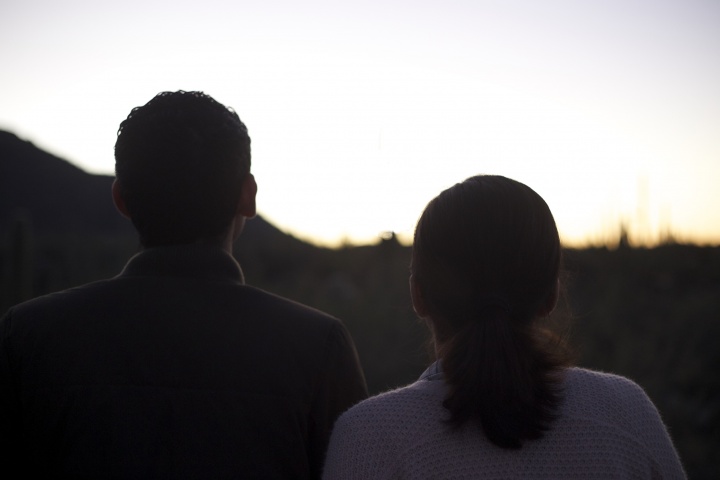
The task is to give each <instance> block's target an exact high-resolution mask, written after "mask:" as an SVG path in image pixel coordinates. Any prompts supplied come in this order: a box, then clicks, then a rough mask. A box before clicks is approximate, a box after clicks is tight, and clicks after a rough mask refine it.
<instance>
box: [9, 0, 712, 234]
mask: <svg viewBox="0 0 720 480" xmlns="http://www.w3.org/2000/svg"><path fill="white" fill-rule="evenodd" d="M342 3H343V2H330V1H310V2H290V1H263V2H254V1H248V2H230V1H208V2H204V3H202V4H191V3H189V2H162V1H157V0H150V1H144V2H137V1H129V2H123V3H122V4H106V3H104V2H91V1H83V0H77V1H70V2H58V3H57V4H55V3H48V2H40V1H36V0H23V1H19V0H10V1H9V2H4V3H3V6H2V7H0V11H2V15H0V45H1V46H0V59H1V60H2V65H3V75H2V78H1V79H0V84H1V85H2V89H0V129H5V130H9V131H12V132H13V133H16V134H18V135H19V136H20V137H22V138H24V139H27V140H30V141H33V142H34V143H35V144H36V145H38V146H39V147H41V148H44V149H46V150H48V151H50V152H51V153H53V154H56V155H58V156H60V157H62V158H66V159H67V160H70V161H72V162H73V163H75V164H77V165H78V166H80V167H81V168H84V169H86V170H88V171H91V172H93V173H105V174H112V171H113V166H114V160H113V145H114V141H115V133H116V131H117V127H118V125H119V123H120V121H122V120H123V119H124V118H125V116H126V115H127V114H128V113H129V111H130V110H131V108H133V107H135V106H137V105H141V104H144V103H146V102H147V101H148V100H150V98H152V96H154V95H155V94H156V93H157V92H159V91H163V90H178V89H183V90H202V91H205V92H206V93H208V94H210V95H212V96H213V97H215V98H216V99H217V100H218V101H220V102H222V103H224V104H226V105H228V106H232V107H233V108H234V109H235V110H236V111H237V112H238V114H239V115H240V117H241V118H242V119H243V121H244V122H245V123H246V124H247V125H248V128H249V130H250V135H251V137H252V142H253V147H252V148H253V171H254V173H255V175H256V177H257V180H258V184H259V193H258V207H259V210H260V213H261V215H263V216H264V217H265V218H267V219H268V220H270V221H271V222H273V223H274V224H275V225H277V226H278V227H280V228H281V229H283V230H285V231H288V232H291V233H293V234H295V235H297V236H299V237H301V238H304V239H308V240H312V241H315V242H318V243H322V244H325V245H339V244H342V243H369V242H376V241H377V239H378V236H379V235H380V234H381V233H382V232H385V231H395V232H397V233H398V234H399V235H400V238H401V239H402V240H404V241H409V239H410V236H411V234H412V229H413V227H414V223H415V221H416V220H417V218H418V216H419V214H420V213H421V211H422V209H423V207H424V206H425V204H426V203H427V202H428V201H429V200H430V199H431V198H432V197H433V196H435V195H437V194H438V193H439V192H440V191H441V190H442V189H444V188H447V187H449V186H451V185H452V184H454V183H456V182H459V181H461V180H463V179H464V178H466V177H468V176H471V175H474V174H478V173H493V174H501V175H505V176H508V177H511V178H515V179H517V180H519V181H522V182H524V183H526V184H528V185H529V186H531V187H532V188H533V189H535V190H536V191H537V192H538V193H540V195H542V196H543V197H544V198H545V199H546V201H547V203H548V204H549V205H550V208H551V209H552V211H553V212H554V214H555V217H556V221H557V223H558V226H559V228H560V231H561V233H562V236H563V240H564V241H565V242H566V243H567V244H569V245H574V246H581V245H588V244H606V243H610V244H612V243H613V242H616V241H617V238H618V236H619V231H620V225H621V224H624V225H626V226H627V229H628V232H629V234H630V238H631V240H633V241H634V242H635V243H637V244H648V245H653V244H657V243H658V242H661V241H664V240H667V239H668V238H670V237H672V238H674V239H676V240H678V241H683V242H696V243H703V244H720V188H718V183H719V182H718V181H719V180H720V89H718V87H717V85H720V29H719V28H717V27H718V25H720V3H717V2H711V1H707V0H688V1H683V2H673V1H660V2H658V1H650V0H637V1H636V0H629V1H608V2H571V1H562V0H552V1H547V2H533V1H530V0H522V1H520V0H518V1H511V2H492V1H474V2H466V1H453V2H424V1H422V2H403V1H394V0H391V1H384V2H380V1H368V2H353V3H352V4H349V5H342Z"/></svg>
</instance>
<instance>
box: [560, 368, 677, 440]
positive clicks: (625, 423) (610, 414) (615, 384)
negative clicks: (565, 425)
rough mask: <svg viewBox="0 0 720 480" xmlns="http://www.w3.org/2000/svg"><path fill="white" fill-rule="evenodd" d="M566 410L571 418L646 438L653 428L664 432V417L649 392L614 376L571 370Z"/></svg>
mask: <svg viewBox="0 0 720 480" xmlns="http://www.w3.org/2000/svg"><path fill="white" fill-rule="evenodd" d="M563 410H564V413H565V415H567V416H570V417H574V418H583V419H586V420H594V421H597V422H600V423H603V424H606V425H610V424H612V425H615V426H616V427H617V428H618V429H620V430H624V431H626V432H627V433H629V434H632V435H643V434H644V432H647V431H648V428H649V427H650V426H651V425H653V426H657V427H660V426H662V430H664V424H663V423H662V420H661V419H660V414H659V412H658V410H657V408H656V407H655V405H654V404H653V402H652V400H650V397H648V395H647V394H646V393H645V390H643V388H642V387H641V386H640V385H638V384H637V383H635V382H633V381H632V380H630V379H628V378H626V377H623V376H620V375H616V374H612V373H605V372H598V371H593V370H586V369H582V368H571V369H569V370H568V371H567V375H566V378H565V405H564V407H563Z"/></svg>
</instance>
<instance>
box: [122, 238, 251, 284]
mask: <svg viewBox="0 0 720 480" xmlns="http://www.w3.org/2000/svg"><path fill="white" fill-rule="evenodd" d="M119 276H121V277H134V276H159V277H193V278H206V279H216V280H232V281H235V282H239V283H245V278H244V276H243V272H242V269H241V268H240V264H238V262H237V261H236V260H235V258H233V256H232V255H230V254H229V253H227V252H226V251H225V250H223V249H222V248H221V247H218V246H214V245H206V244H190V245H172V246H165V247H154V248H148V249H145V250H142V251H141V252H140V253H138V254H136V255H135V256H133V257H132V258H131V259H130V260H129V261H128V262H127V264H126V265H125V268H124V269H123V270H122V272H120V275H119Z"/></svg>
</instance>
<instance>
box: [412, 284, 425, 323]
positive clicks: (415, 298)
mask: <svg viewBox="0 0 720 480" xmlns="http://www.w3.org/2000/svg"><path fill="white" fill-rule="evenodd" d="M410 299H411V300H412V305H413V310H415V313H416V314H417V316H418V317H420V318H426V317H427V316H428V311H427V307H426V306H425V300H424V299H423V296H422V292H420V287H419V286H418V284H417V282H416V281H415V278H413V276H412V275H410Z"/></svg>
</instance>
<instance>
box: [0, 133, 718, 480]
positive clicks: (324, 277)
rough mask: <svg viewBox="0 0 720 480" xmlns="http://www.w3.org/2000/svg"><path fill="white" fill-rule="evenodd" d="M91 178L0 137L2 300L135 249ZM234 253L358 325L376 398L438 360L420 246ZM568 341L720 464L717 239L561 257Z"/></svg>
mask: <svg viewBox="0 0 720 480" xmlns="http://www.w3.org/2000/svg"><path fill="white" fill-rule="evenodd" d="M111 182H112V178H111V177H108V176H98V175H89V174H87V173H85V172H83V171H81V170H79V169H77V168H76V167H74V166H72V165H70V164H69V163H67V162H64V161H63V160H60V159H58V158H56V157H53V156H51V155H49V154H47V153H45V152H42V151H40V150H38V149H36V148H35V147H34V146H33V145H31V144H29V143H26V142H23V141H21V140H19V139H18V138H17V137H15V136H14V135H12V134H9V133H5V132H0V229H1V230H0V234H1V236H0V309H2V310H3V311H5V310H6V309H7V308H8V307H10V306H11V305H12V304H14V303H17V302H19V301H21V300H23V299H26V298H31V297H33V296H37V295H41V294H44V293H49V292H52V291H56V290H59V289H63V288H67V287H70V286H74V285H78V284H82V283H86V282H89V281H93V280H96V279H100V278H106V277H110V276H113V275H116V274H117V273H118V272H119V270H120V269H121V268H122V266H123V265H124V263H125V261H126V260H127V258H128V257H129V256H130V255H132V254H133V253H134V252H135V251H136V250H137V247H138V243H137V240H136V238H135V235H134V233H133V231H132V228H131V226H130V224H129V222H128V221H126V220H125V219H122V218H121V217H120V216H119V215H118V214H117V213H115V212H114V208H113V206H112V203H111V201H110V195H109V189H110V183H111ZM235 255H236V257H237V258H238V260H239V261H240V263H241V265H242V266H243V270H244V271H245V276H246V279H247V281H248V283H250V284H252V285H255V286H258V287H261V288H265V289H267V290H270V291H273V292H275V293H278V294H280V295H284V296H287V297H290V298H292V299H295V300H298V301H300V302H303V303H306V304H308V305H311V306H314V307H317V308H319V309H322V310H325V311H328V312H330V313H332V314H334V315H336V316H337V317H339V318H341V319H343V321H344V322H345V323H346V325H347V326H348V328H349V329H350V331H351V333H352V335H353V337H354V339H355V342H356V345H357V349H358V352H359V355H360V357H361V361H362V364H363V366H364V368H365V374H366V376H367V380H368V384H369V388H370V391H371V393H377V392H380V391H383V390H386V389H389V388H393V387H396V386H400V385H403V384H406V383H409V382H412V381H413V380H414V379H416V378H417V376H418V375H419V374H420V373H421V372H422V370H423V369H424V368H425V366H426V364H427V363H428V361H429V353H428V348H427V345H426V343H427V333H426V331H425V328H424V325H422V324H421V323H420V322H419V321H418V320H416V318H415V316H414V314H413V312H412V309H411V307H410V301H409V295H408V287H407V275H408V264H409V259H410V249H409V248H408V247H404V246H402V245H400V244H398V243H397V242H396V241H395V240H394V238H389V239H384V240H380V241H379V242H378V243H377V244H376V245H372V246H361V247H346V248H342V249H338V250H330V249H324V248H318V247H315V246H313V245H309V244H307V243H303V242H301V241H299V240H297V239H295V238H294V237H291V236H289V235H286V234H284V233H282V232H280V231H279V230H277V229H276V228H274V227H273V226H272V225H270V224H268V223H267V222H265V221H264V220H263V219H262V218H257V219H255V220H252V221H251V222H249V223H248V226H247V229H246V232H245V234H244V235H243V237H242V238H241V239H240V241H239V242H238V244H237V245H236V250H235ZM565 258H566V267H567V270H568V275H567V281H566V287H567V299H568V300H567V302H566V303H565V304H564V306H563V308H560V309H559V312H558V313H557V315H558V316H560V317H561V316H563V315H564V314H566V313H567V312H568V311H572V315H573V319H572V322H571V330H570V336H571V341H572V343H573V344H574V346H575V347H576V349H577V351H578V363H579V364H580V365H582V366H586V367H590V368H594V369H599V370H604V371H611V372H616V373H619V374H622V375H625V376H628V377H630V378H632V379H634V380H635V381H637V382H638V383H639V384H641V385H642V386H643V387H644V388H645V389H646V391H647V392H648V394H649V395H650V397H651V398H652V399H653V400H654V401H655V403H656V405H657V406H658V408H659V410H660V412H661V414H662V415H663V418H664V419H665V421H666V423H667V424H668V425H669V428H670V431H671V434H672V436H673V439H674V441H675V444H676V446H677V448H678V450H679V452H680V455H681V458H682V460H683V462H684V465H685V467H686V469H687V471H688V474H689V475H690V477H691V478H715V475H716V474H717V472H718V471H720V459H719V458H718V456H717V454H716V453H717V452H718V451H720V376H719V375H718V372H719V371H720V348H719V347H718V341H719V340H720V247H698V246H692V245H674V244H668V245H663V246H660V247H657V248H653V249H642V248H631V247H630V246H627V245H626V244H622V245H621V246H620V247H619V248H616V249H606V248H594V249H585V250H568V251H566V252H565Z"/></svg>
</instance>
